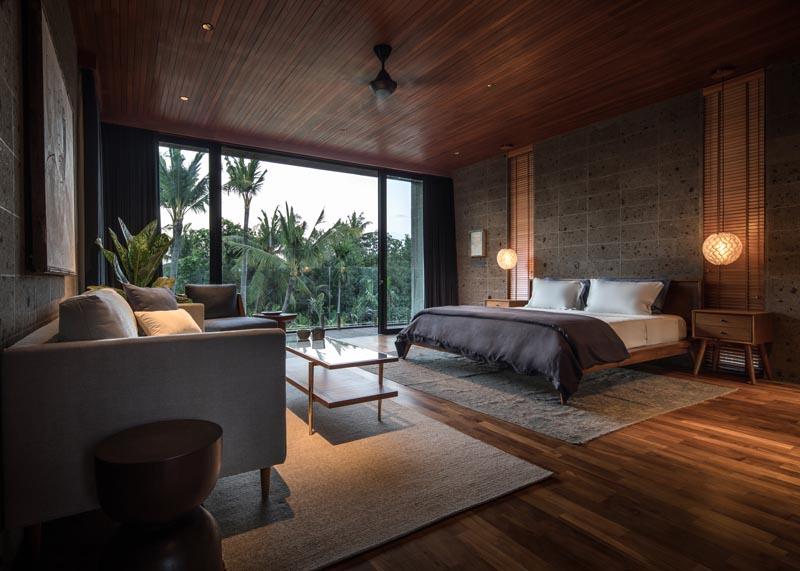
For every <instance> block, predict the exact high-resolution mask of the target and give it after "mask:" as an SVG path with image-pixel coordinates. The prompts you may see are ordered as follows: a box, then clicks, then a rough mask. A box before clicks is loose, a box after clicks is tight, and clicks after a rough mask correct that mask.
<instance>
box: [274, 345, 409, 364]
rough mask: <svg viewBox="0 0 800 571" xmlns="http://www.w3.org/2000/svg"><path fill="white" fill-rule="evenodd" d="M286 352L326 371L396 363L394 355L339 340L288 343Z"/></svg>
mask: <svg viewBox="0 0 800 571" xmlns="http://www.w3.org/2000/svg"><path fill="white" fill-rule="evenodd" d="M286 350H287V351H289V352H290V353H293V354H294V355H297V356H298V357H302V358H303V359H307V360H308V361H311V362H313V363H315V364H317V365H320V366H322V367H325V368H326V369H343V368H345V367H358V366H361V365H376V364H378V363H394V362H395V361H397V360H398V358H397V357H395V356H394V355H390V354H389V353H381V352H379V351H373V350H372V349H365V348H363V347H357V346H356V345H353V344H351V343H347V342H345V341H341V340H339V339H331V338H329V337H326V338H325V339H323V340H321V341H299V340H297V341H287V343H286Z"/></svg>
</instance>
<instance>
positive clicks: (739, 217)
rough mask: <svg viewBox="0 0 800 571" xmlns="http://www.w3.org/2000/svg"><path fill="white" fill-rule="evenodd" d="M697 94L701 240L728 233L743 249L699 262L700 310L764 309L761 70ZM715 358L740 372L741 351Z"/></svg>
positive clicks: (742, 364)
mask: <svg viewBox="0 0 800 571" xmlns="http://www.w3.org/2000/svg"><path fill="white" fill-rule="evenodd" d="M703 93H704V96H705V125H704V159H703V238H704V239H705V238H706V237H707V236H709V235H710V234H712V233H714V232H722V231H725V232H733V233H734V234H736V235H737V236H738V237H739V239H740V240H741V241H742V244H743V246H744V251H743V253H742V255H741V256H740V257H739V259H738V260H736V261H735V262H734V263H732V264H730V265H727V266H715V265H713V264H711V263H709V262H708V261H707V260H704V272H703V290H704V302H705V307H710V308H725V309H764V217H765V213H764V74H763V71H760V72H756V73H753V74H748V75H747V76H742V77H739V78H736V79H733V80H731V81H726V82H725V86H724V91H723V89H722V85H721V84H720V85H715V86H712V87H710V88H707V89H706V90H704V92H703ZM718 359H719V363H718V364H719V366H720V367H721V368H723V369H725V368H727V369H736V370H741V371H744V370H745V359H744V350H743V349H742V348H741V346H735V345H731V346H724V347H721V348H720V355H719V357H718ZM759 361H760V359H759Z"/></svg>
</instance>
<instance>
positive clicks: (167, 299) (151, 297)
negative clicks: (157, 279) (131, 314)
mask: <svg viewBox="0 0 800 571" xmlns="http://www.w3.org/2000/svg"><path fill="white" fill-rule="evenodd" d="M122 287H123V289H124V290H125V299H127V300H128V304H129V305H130V306H131V309H133V311H174V310H176V309H178V302H177V301H175V295H174V294H173V293H172V290H171V289H169V288H166V287H139V286H135V285H131V284H123V286H122Z"/></svg>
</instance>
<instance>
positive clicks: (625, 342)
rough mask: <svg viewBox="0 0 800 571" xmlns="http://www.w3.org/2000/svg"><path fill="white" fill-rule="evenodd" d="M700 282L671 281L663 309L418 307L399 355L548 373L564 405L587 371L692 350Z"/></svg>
mask: <svg viewBox="0 0 800 571" xmlns="http://www.w3.org/2000/svg"><path fill="white" fill-rule="evenodd" d="M700 300H701V291H700V283H699V282H697V281H679V280H675V281H672V282H671V283H670V286H669V289H668V290H667V295H666V299H665V301H664V307H663V312H662V314H660V315H616V314H595V313H590V312H585V311H573V310H566V311H560V310H538V309H528V308H516V309H504V308H493V307H475V306H446V307H438V308H428V309H425V310H423V311H421V312H419V313H418V314H417V315H416V316H415V317H414V319H413V320H412V321H411V323H410V324H409V325H408V326H407V327H406V328H404V329H403V330H402V331H401V332H400V333H399V334H398V336H397V340H396V342H395V346H396V348H397V352H398V355H399V356H400V357H402V358H404V359H405V358H408V355H409V351H410V349H411V347H413V346H414V345H417V346H420V347H426V348H430V349H437V350H442V351H447V352H450V353H455V354H459V355H462V356H464V357H467V358H469V359H472V360H475V361H480V362H487V363H494V364H499V365H503V366H507V367H510V368H513V369H514V370H515V371H516V372H518V373H521V374H530V375H535V374H542V375H544V376H545V377H547V378H548V379H549V380H550V381H551V382H552V383H553V386H555V388H556V389H557V390H558V392H559V395H560V397H561V403H562V404H566V403H567V401H568V399H569V397H570V396H571V395H573V394H574V393H575V392H576V391H577V390H578V386H579V384H580V379H581V378H582V376H583V374H585V373H589V372H593V371H599V370H602V369H609V368H615V367H624V366H627V365H634V364H637V363H644V362H647V361H652V360H656V359H663V358H666V357H673V356H678V355H686V354H689V355H691V343H690V341H689V339H688V338H687V324H689V323H691V321H690V320H691V312H692V310H693V309H697V308H699V307H700Z"/></svg>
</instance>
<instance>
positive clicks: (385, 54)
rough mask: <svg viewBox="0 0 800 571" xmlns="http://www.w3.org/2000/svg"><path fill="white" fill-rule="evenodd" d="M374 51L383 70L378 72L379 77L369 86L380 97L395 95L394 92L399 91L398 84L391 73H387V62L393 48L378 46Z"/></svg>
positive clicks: (384, 45)
mask: <svg viewBox="0 0 800 571" xmlns="http://www.w3.org/2000/svg"><path fill="white" fill-rule="evenodd" d="M374 51H375V55H376V56H378V59H379V60H380V61H381V70H380V71H379V72H378V75H377V76H375V79H374V80H372V81H370V83H369V85H370V87H371V88H372V91H373V92H374V93H375V95H377V96H378V97H386V96H387V95H391V94H392V93H394V90H395V89H397V82H396V81H394V80H393V79H392V77H391V76H390V75H389V72H388V71H386V60H387V59H388V58H389V54H391V53H392V46H390V45H388V44H378V45H377V46H375V48H374Z"/></svg>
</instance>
